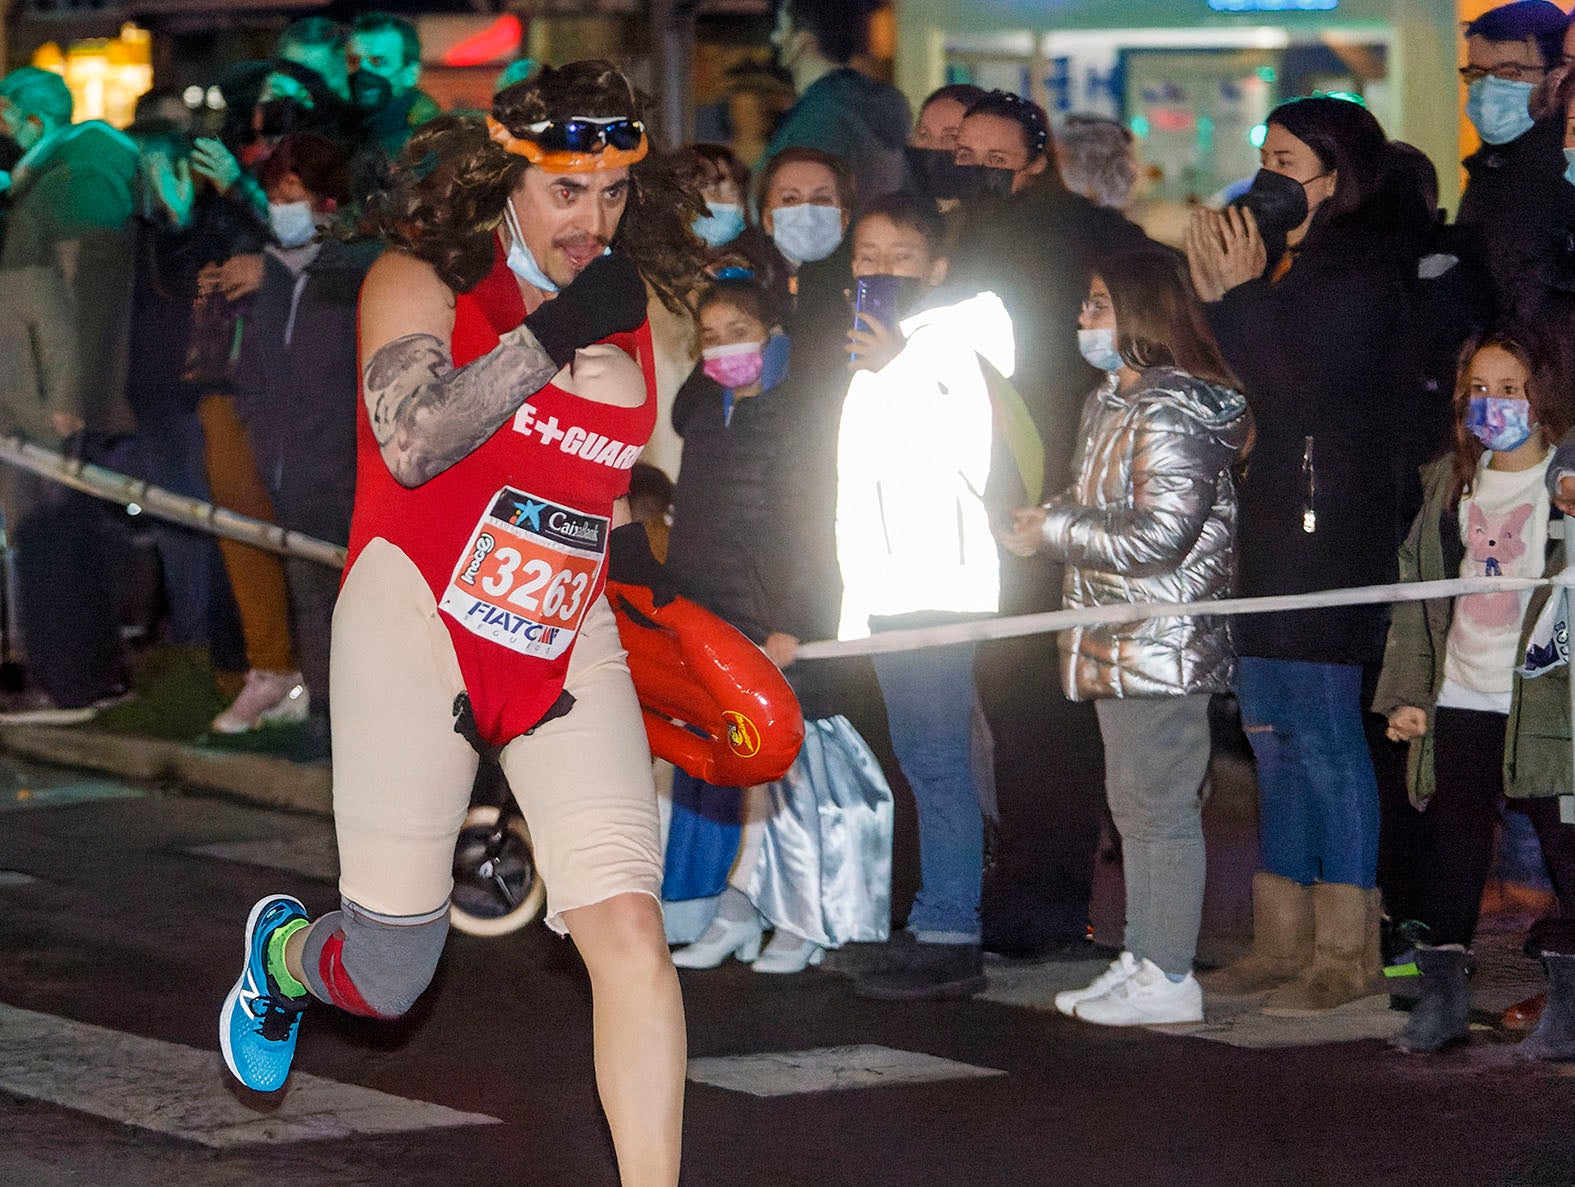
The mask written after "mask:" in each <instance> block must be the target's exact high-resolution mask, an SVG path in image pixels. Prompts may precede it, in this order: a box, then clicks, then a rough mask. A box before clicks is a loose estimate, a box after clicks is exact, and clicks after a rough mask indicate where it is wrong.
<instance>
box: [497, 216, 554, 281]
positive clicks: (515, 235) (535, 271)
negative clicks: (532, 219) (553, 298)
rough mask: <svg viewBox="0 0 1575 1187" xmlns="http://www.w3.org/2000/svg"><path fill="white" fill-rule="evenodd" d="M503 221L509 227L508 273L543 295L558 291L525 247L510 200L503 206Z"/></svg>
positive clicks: (523, 237) (518, 222)
mask: <svg viewBox="0 0 1575 1187" xmlns="http://www.w3.org/2000/svg"><path fill="white" fill-rule="evenodd" d="M503 221H504V222H506V223H507V224H508V227H509V261H508V263H509V271H510V272H512V273H514V275H515V276H518V277H519V278H520V279H521V280H523V281H524V282H525V283H526V284H533V285H535V286H536V287H537V288H539V289H540V290H541V291H542V292H544V293H555V292H557V291H558V286H557V284H556V283H555V282H554V281H553V279H552V278H551V277H550V276H548V275H547V274H546V273H545V272H543V271H542V270H541V265H540V264H538V263H537V262H536V257H535V256H534V255H532V254H531V250H530V248H528V247H526V246H525V236H524V235H522V234H521V233H520V220H519V218H518V216H516V215H515V213H514V202H513V200H512V199H510V200H509V201H507V202H505V203H504V204H503Z"/></svg>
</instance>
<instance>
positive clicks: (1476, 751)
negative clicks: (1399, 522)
mask: <svg viewBox="0 0 1575 1187" xmlns="http://www.w3.org/2000/svg"><path fill="white" fill-rule="evenodd" d="M1546 357H1547V356H1545V355H1544V354H1542V353H1541V352H1540V351H1537V350H1536V349H1535V348H1534V347H1531V346H1530V345H1529V342H1528V339H1527V338H1526V337H1525V336H1524V335H1522V334H1519V333H1515V334H1511V333H1496V334H1492V335H1489V336H1488V337H1486V338H1484V339H1482V340H1481V341H1480V342H1477V343H1474V344H1473V345H1472V346H1471V347H1469V348H1468V349H1467V351H1466V352H1465V354H1463V355H1462V360H1463V362H1462V365H1461V368H1460V372H1459V377H1458V379H1457V382H1456V386H1455V448H1454V450H1453V451H1452V452H1451V453H1449V454H1446V455H1445V456H1443V457H1441V458H1439V459H1438V460H1437V461H1435V462H1433V463H1431V464H1430V465H1429V466H1427V467H1426V468H1425V469H1424V470H1423V474H1422V479H1423V487H1424V492H1425V494H1424V502H1423V506H1422V510H1421V512H1420V513H1419V514H1418V515H1417V518H1416V522H1415V523H1414V524H1413V525H1412V527H1411V531H1410V534H1409V535H1408V536H1407V538H1406V541H1405V543H1404V544H1403V545H1402V546H1401V549H1400V579H1401V580H1402V581H1435V580H1444V579H1448V578H1453V577H1500V576H1502V577H1533V578H1536V577H1543V576H1551V575H1553V574H1555V573H1557V572H1559V571H1560V570H1561V569H1562V568H1563V567H1564V549H1563V546H1562V544H1561V543H1559V542H1558V541H1559V539H1560V538H1561V537H1562V532H1561V531H1560V530H1559V528H1562V522H1558V528H1555V527H1553V523H1554V522H1557V521H1551V520H1550V517H1551V516H1552V514H1553V509H1552V507H1551V505H1550V502H1549V498H1548V492H1547V487H1546V481H1545V479H1546V472H1547V468H1548V462H1549V460H1550V458H1551V457H1552V452H1553V451H1552V444H1551V443H1552V442H1554V441H1557V440H1558V439H1559V438H1560V436H1562V435H1563V433H1564V431H1565V430H1566V429H1567V428H1568V427H1569V426H1570V423H1571V419H1572V418H1571V414H1570V411H1569V409H1568V408H1567V407H1566V402H1567V401H1566V400H1565V398H1564V396H1563V392H1562V390H1561V388H1560V387H1559V385H1558V384H1556V383H1555V382H1553V381H1552V379H1551V377H1550V376H1549V374H1548V372H1547V371H1546V369H1545V366H1546ZM1548 593H1549V591H1548V590H1547V589H1546V588H1542V589H1537V590H1526V591H1522V592H1507V593H1486V594H1471V595H1468V596H1464V597H1459V598H1452V599H1446V598H1441V599H1436V600H1433V601H1427V602H1407V603H1402V604H1400V605H1397V606H1396V607H1395V610H1394V617H1393V619H1392V621H1391V624H1390V628H1389V639H1388V646H1387V648H1386V650H1385V652H1384V667H1383V674H1382V676H1381V677H1380V680H1379V685H1378V692H1377V697H1376V702H1375V704H1374V709H1375V710H1376V711H1377V712H1379V713H1381V714H1383V715H1385V716H1386V717H1387V718H1388V722H1389V728H1388V735H1389V737H1390V739H1391V740H1393V741H1396V742H1409V743H1410V744H1411V748H1410V755H1409V762H1408V779H1409V783H1410V789H1411V798H1412V801H1413V802H1414V803H1415V804H1416V806H1417V807H1418V808H1425V810H1426V819H1427V821H1428V826H1427V833H1426V836H1427V840H1426V843H1425V845H1424V849H1423V852H1422V853H1421V855H1420V861H1421V868H1420V903H1421V909H1420V914H1421V915H1422V918H1421V920H1420V922H1421V923H1423V924H1424V925H1425V932H1424V935H1425V940H1426V942H1425V943H1422V944H1419V945H1418V946H1417V949H1416V964H1417V968H1418V970H1419V972H1420V973H1421V997H1420V999H1419V1001H1418V1002H1417V1004H1416V1007H1415V1009H1414V1010H1413V1011H1412V1014H1411V1017H1410V1020H1409V1021H1408V1022H1407V1024H1406V1026H1405V1028H1404V1029H1403V1030H1401V1031H1400V1033H1399V1034H1398V1035H1397V1036H1395V1038H1394V1039H1393V1040H1392V1041H1393V1044H1394V1045H1395V1046H1396V1047H1399V1048H1400V1049H1402V1050H1405V1051H1437V1050H1439V1049H1441V1048H1443V1047H1445V1046H1447V1045H1449V1044H1451V1043H1456V1042H1461V1041H1464V1039H1465V1038H1466V1034H1467V1027H1468V1023H1469V1013H1470V1005H1471V997H1470V990H1469V986H1468V984H1467V965H1468V959H1469V953H1468V948H1469V946H1470V944H1471V939H1472V936H1473V934H1474V933H1475V931H1476V926H1477V914H1478V906H1479V904H1480V902H1481V899H1482V891H1483V887H1484V886H1485V885H1486V882H1487V877H1488V871H1489V868H1490V866H1491V864H1492V859H1493V849H1494V835H1495V827H1496V825H1497V823H1498V815H1499V809H1500V803H1501V799H1502V797H1503V796H1504V795H1505V794H1506V793H1507V794H1508V795H1509V796H1511V797H1514V798H1515V800H1516V804H1517V807H1518V808H1519V810H1520V811H1522V812H1524V813H1525V814H1526V815H1527V816H1528V817H1530V819H1531V823H1532V825H1533V827H1534V828H1535V829H1536V832H1537V837H1538V839H1539V840H1540V841H1541V844H1542V852H1543V856H1544V857H1545V858H1546V860H1547V864H1548V870H1549V873H1550V875H1551V876H1552V880H1553V885H1554V888H1555V890H1556V891H1557V892H1558V894H1559V897H1560V902H1561V908H1562V910H1561V913H1562V914H1563V915H1565V916H1567V917H1575V827H1571V826H1569V825H1565V824H1562V823H1560V820H1559V804H1558V799H1557V797H1558V796H1559V795H1561V794H1567V793H1569V792H1570V790H1571V787H1570V782H1571V773H1570V730H1569V696H1568V669H1567V668H1559V669H1556V670H1555V673H1554V674H1550V675H1545V676H1542V677H1540V678H1539V679H1536V680H1528V679H1526V678H1525V677H1523V676H1522V675H1521V674H1520V673H1519V672H1518V671H1517V669H1518V668H1519V666H1520V665H1521V662H1522V660H1523V659H1524V657H1525V653H1526V635H1527V632H1528V631H1529V629H1530V626H1531V624H1532V623H1533V622H1535V621H1536V616H1537V614H1538V613H1539V612H1540V609H1541V606H1542V604H1543V603H1544V602H1545V601H1546V599H1547V596H1548ZM1572 938H1575V929H1572ZM1559 947H1561V948H1562V949H1563V950H1564V951H1567V952H1570V953H1572V955H1570V956H1556V955H1554V954H1548V955H1547V957H1546V959H1547V960H1548V961H1549V962H1560V961H1561V962H1565V964H1564V965H1561V966H1559V968H1561V969H1562V970H1563V972H1564V977H1565V979H1566V980H1569V979H1570V978H1571V977H1575V972H1572V971H1571V970H1572V968H1575V944H1560V945H1559ZM1548 967H1549V974H1550V977H1551V978H1552V979H1553V981H1554V984H1555V986H1557V984H1558V981H1559V977H1558V975H1557V970H1556V969H1555V965H1554V964H1553V963H1550V964H1549V966H1548ZM1569 988H1570V994H1569V995H1568V996H1569V997H1570V998H1571V1000H1569V1001H1567V1002H1564V1003H1563V1004H1562V1005H1561V1006H1560V1007H1559V1008H1558V1009H1555V1008H1554V1007H1553V1006H1550V1007H1549V1009H1548V1010H1547V1011H1546V1012H1545V1014H1544V1020H1543V1022H1542V1023H1541V1024H1540V1025H1539V1028H1538V1030H1537V1031H1536V1032H1535V1033H1534V1034H1533V1035H1532V1036H1531V1037H1529V1038H1528V1039H1527V1040H1526V1042H1525V1044H1523V1045H1522V1050H1523V1051H1524V1052H1525V1053H1526V1054H1528V1055H1529V1054H1532V1053H1536V1055H1537V1056H1538V1057H1540V1058H1559V1057H1569V1056H1575V981H1571V983H1570V986H1569Z"/></svg>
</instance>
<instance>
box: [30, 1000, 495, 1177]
mask: <svg viewBox="0 0 1575 1187" xmlns="http://www.w3.org/2000/svg"><path fill="white" fill-rule="evenodd" d="M227 1078H228V1073H227V1072H226V1071H225V1069H224V1064H223V1061H222V1060H221V1058H220V1056H219V1052H218V1040H217V1038H215V1040H214V1049H213V1050H212V1051H202V1050H198V1049H197V1048H195V1047H185V1046H182V1045H180V1044H178V1043H166V1042H163V1041H161V1040H159V1039H146V1038H141V1037H139V1036H137V1035H129V1034H123V1033H121V1032H120V1031H116V1030H109V1029H106V1028H105V1027H102V1026H91V1025H89V1024H87V1023H85V1022H74V1021H72V1020H70V1019H67V1018H57V1017H55V1016H54V1015H52V1014H40V1013H35V1012H34V1011H32V1010H19V1009H16V1008H14V1007H12V1006H7V1005H0V1089H4V1090H5V1091H7V1092H11V1093H15V1094H17V1095H19V1096H25V1097H30V1098H32V1099H35V1100H43V1101H48V1102H50V1103H51V1104H56V1105H60V1106H62V1107H64V1108H68V1109H77V1110H79V1111H80V1112H84V1113H91V1114H93V1115H94V1116H96V1117H107V1118H109V1119H110V1120H111V1121H117V1122H120V1123H122V1124H125V1125H135V1126H138V1127H140V1128H142V1129H150V1130H153V1131H155V1132H157V1133H163V1134H169V1135H170V1136H172V1137H177V1138H183V1139H185V1140H186V1141H190V1142H197V1143H200V1144H201V1145H204V1146H210V1147H212V1148H214V1149H218V1150H223V1149H229V1148H231V1147H234V1146H250V1145H279V1144H283V1143H288V1142H305V1141H318V1140H321V1139H323V1138H345V1137H355V1136H358V1135H363V1134H381V1133H404V1132H408V1131H411V1130H420V1129H445V1128H451V1127H454V1126H460V1125H498V1124H501V1121H500V1120H499V1119H498V1118H496V1117H488V1116H486V1115H484V1114H481V1113H461V1112H459V1111H457V1110H455V1109H450V1108H447V1107H445V1106H443V1105H435V1104H429V1103H428V1102H426V1101H419V1100H405V1099H404V1098H402V1097H398V1096H392V1095H390V1094H389V1093H386V1092H377V1091H374V1090H373V1089H370V1088H361V1087H358V1086H357V1085H354V1084H340V1083H338V1082H337V1081H334V1080H327V1079H324V1078H322V1077H320V1076H310V1075H307V1074H305V1073H304V1072H296V1073H295V1074H294V1075H292V1076H291V1077H290V1082H289V1084H288V1085H287V1086H286V1087H285V1089H284V1091H283V1092H281V1093H279V1094H278V1097H277V1104H275V1103H274V1099H273V1098H265V1097H260V1096H259V1097H255V1098H254V1099H255V1100H257V1101H259V1102H264V1103H263V1105H262V1107H254V1106H252V1105H250V1104H248V1103H247V1102H246V1101H244V1100H242V1099H240V1097H239V1096H238V1095H236V1092H237V1091H240V1090H238V1089H237V1090H233V1091H232V1088H231V1086H230V1085H229V1084H227V1083H226V1080H227Z"/></svg>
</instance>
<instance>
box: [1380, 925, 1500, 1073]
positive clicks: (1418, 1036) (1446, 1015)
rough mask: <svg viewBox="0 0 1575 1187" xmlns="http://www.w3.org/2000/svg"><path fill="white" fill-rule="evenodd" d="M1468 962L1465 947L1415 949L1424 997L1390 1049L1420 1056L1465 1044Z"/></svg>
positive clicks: (1468, 1011) (1468, 1025)
mask: <svg viewBox="0 0 1575 1187" xmlns="http://www.w3.org/2000/svg"><path fill="white" fill-rule="evenodd" d="M1466 961H1467V955H1466V951H1465V949H1464V948H1457V947H1453V946H1451V947H1448V948H1428V947H1422V946H1419V947H1418V948H1417V949H1416V967H1417V969H1418V970H1420V972H1421V974H1422V978H1421V980H1422V985H1421V990H1422V994H1421V996H1420V997H1419V998H1418V999H1417V1002H1416V1005H1415V1006H1414V1007H1412V1010H1411V1017H1410V1018H1409V1019H1407V1021H1406V1024H1405V1027H1404V1029H1402V1030H1401V1031H1400V1033H1399V1034H1397V1035H1395V1037H1394V1038H1392V1039H1390V1040H1389V1045H1390V1046H1391V1047H1398V1048H1399V1049H1400V1050H1402V1051H1411V1052H1418V1053H1420V1052H1431V1051H1442V1050H1443V1049H1444V1048H1445V1047H1447V1046H1449V1045H1450V1044H1451V1043H1463V1042H1465V1041H1466V1035H1467V1033H1468V1032H1469V1030H1470V1028H1471V982H1470V978H1469V976H1468V975H1467V972H1466ZM1528 1041H1529V1040H1528Z"/></svg>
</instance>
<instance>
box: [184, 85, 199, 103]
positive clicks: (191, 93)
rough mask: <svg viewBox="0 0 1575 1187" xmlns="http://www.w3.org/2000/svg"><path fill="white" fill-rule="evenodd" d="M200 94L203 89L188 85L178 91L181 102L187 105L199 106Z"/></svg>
mask: <svg viewBox="0 0 1575 1187" xmlns="http://www.w3.org/2000/svg"><path fill="white" fill-rule="evenodd" d="M202 95H203V91H202V88H201V87H199V86H190V87H187V88H186V89H185V90H184V91H182V92H181V93H180V98H181V102H182V103H184V104H186V106H187V107H201V106H202Z"/></svg>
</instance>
